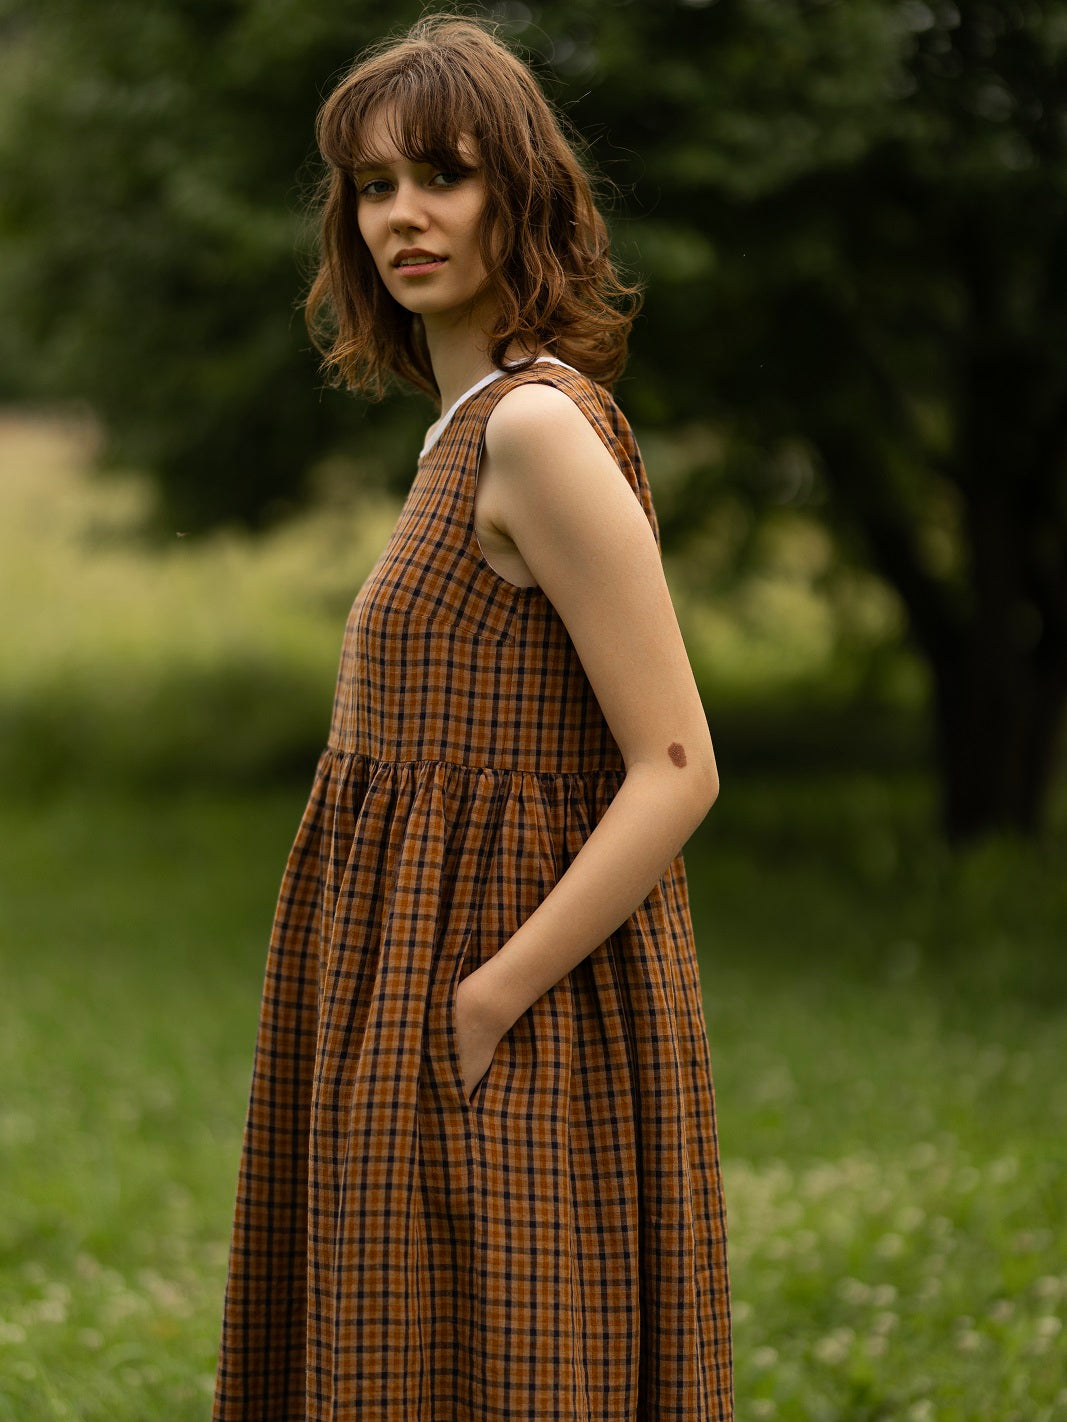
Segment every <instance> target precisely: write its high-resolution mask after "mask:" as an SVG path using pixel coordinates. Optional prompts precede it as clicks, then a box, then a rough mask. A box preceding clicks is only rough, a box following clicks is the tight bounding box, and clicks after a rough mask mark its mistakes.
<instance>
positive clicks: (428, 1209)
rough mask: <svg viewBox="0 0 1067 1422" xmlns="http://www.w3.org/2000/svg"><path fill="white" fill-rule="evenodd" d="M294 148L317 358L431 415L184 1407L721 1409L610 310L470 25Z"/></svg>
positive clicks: (686, 692) (372, 611)
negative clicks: (212, 1321) (313, 223)
mask: <svg viewBox="0 0 1067 1422" xmlns="http://www.w3.org/2000/svg"><path fill="white" fill-rule="evenodd" d="M318 138H319V144H320V148H321V151H322V153H323V156H324V158H325V160H326V162H327V164H328V165H329V174H328V190H327V191H326V194H325V199H324V205H323V209H322V243H321V264H320V268H319V272H318V275H317V278H316V280H315V283H314V286H313V288H312V290H311V293H310V296H309V300H308V308H309V321H310V323H311V327H312V330H313V331H314V332H315V333H316V335H317V338H318V340H319V341H320V346H321V348H322V349H323V350H324V352H325V357H326V363H327V366H328V368H329V369H331V370H332V371H333V372H334V374H335V376H336V378H337V379H338V380H340V381H343V382H344V383H346V384H348V385H350V386H353V387H355V388H358V389H360V390H361V391H363V392H364V393H367V394H370V395H376V394H380V393H381V391H382V389H383V387H384V383H385V381H386V379H387V378H388V377H390V376H399V377H400V378H401V379H403V380H405V381H407V382H408V383H410V384H412V385H414V386H415V387H417V388H418V389H420V390H422V391H424V392H426V393H427V394H429V395H431V396H432V397H433V398H434V399H435V400H436V401H438V402H439V407H440V409H441V410H442V411H443V413H442V414H441V416H440V418H439V419H438V420H437V421H436V423H435V424H434V425H433V426H431V428H430V431H429V433H428V435H427V439H426V443H425V446H424V448H423V451H422V454H421V456H420V459H419V464H418V469H417V473H416V475H415V479H414V482H413V483H412V485H411V488H410V491H409V493H408V496H407V499H406V501H405V503H404V507H403V509H402V511H401V514H400V517H399V520H398V522H397V524H396V527H395V528H394V530H393V533H392V535H391V537H390V539H389V541H388V543H387V545H386V547H385V549H384V551H383V553H382V555H381V557H380V558H379V560H378V562H377V563H376V565H375V567H374V568H373V569H372V571H371V573H370V575H369V576H368V578H367V579H366V581H365V582H364V584H363V586H362V587H361V588H360V590H359V592H358V594H357V596H356V599H355V603H354V605H353V608H352V612H351V614H350V617H349V622H348V627H347V630H346V634H345V642H344V649H343V653H342V658H341V667H340V675H339V681H338V687H337V693H336V699H335V703H334V709H333V719H332V724H331V729H330V737H329V741H328V745H327V748H326V750H325V751H324V752H323V755H322V758H321V760H320V762H319V766H318V772H317V775H316V780H315V784H314V787H313V790H312V793H311V798H310V801H309V804H308V808H307V811H306V813H305V815H304V819H303V822H302V824H301V826H300V830H299V833H298V836H297V839H296V842H295V844H294V846H293V850H292V853H291V855H290V859H289V863H288V866H287V869H286V874H285V878H284V881H283V884H282V889H281V895H280V898H279V903H278V910H277V916H276V919H275V925H274V931H273V934H272V938H271V944H270V952H269V956H268V962H267V971H266V982H265V987H264V996H263V1005H262V1013H261V1019H260V1028H259V1036H258V1041H257V1046H256V1058H255V1066H254V1072H253V1079H252V1089H251V1100H250V1104H249V1112H248V1121H247V1126H246V1131H245V1141H244V1152H243V1157H242V1164H241V1174H240V1181H239V1187H238V1198H237V1207H236V1217H235V1222H234V1235H233V1244H232V1252H231V1258H230V1272H229V1280H228V1284H227V1294H226V1305H225V1317H224V1323H223V1336H222V1347H221V1352H220V1359H219V1371H218V1379H217V1387H216V1397H215V1410H214V1418H215V1419H216V1422H231V1419H238V1418H240V1419H246V1420H247V1419H251V1418H255V1419H257V1422H261V1420H262V1419H267V1418H277V1419H279V1422H282V1419H284V1422H296V1419H308V1422H311V1419H315V1422H326V1419H330V1422H341V1419H346V1420H347V1419H357V1418H358V1419H360V1422H384V1420H385V1419H389V1422H461V1419H462V1422H468V1419H470V1422H474V1419H478V1422H505V1419H507V1422H519V1419H525V1422H547V1419H549V1418H558V1419H566V1422H579V1419H580V1420H581V1422H622V1419H634V1418H642V1419H650V1422H651V1419H667V1418H671V1419H673V1422H683V1419H684V1422H713V1419H714V1422H724V1419H728V1418H731V1417H732V1371H731V1340H730V1308H729V1288H728V1278H727V1263H726V1221H725V1205H724V1200H723V1194H722V1185H721V1179H720V1173H719V1159H718V1140H717V1134H716V1122H715V1104H714V1093H713V1087H712V1079H711V1065H710V1060H709V1053H708V1044H707V1038H706V1032H705V1023H704V1018H703V1012H702V1003H701V991H700V983H699V979H698V972H697V962H696V953H695V948H694V944H693V936H692V925H691V920H690V915H689V906H688V899H687V892H686V881H685V869H684V863H683V860H682V856H681V850H682V846H683V845H684V843H685V841H686V840H687V839H688V838H689V836H690V835H691V834H692V832H693V830H694V829H695V828H696V827H697V825H698V824H699V823H700V822H701V821H702V820H703V819H704V817H705V815H706V814H707V812H708V810H709V808H710V807H711V805H712V803H713V801H714V800H715V797H716V794H717V791H718V778H717V773H716V767H715V758H714V754H713V751H712V745H711V740H710V736H709V733H708V725H707V721H706V718H705V716H704V712H703V710H702V707H701V703H700V698H699V696H698V693H697V689H696V686H695V684H694V681H693V676H692V672H691V669H690V666H689V662H688V659H687V657H686V653H685V649H684V646H683V643H682V638H681V635H680V633H679V630H678V625H677V622H676V619H675V616H674V612H673V609H672V606H671V601H670V596H669V594H668V591H667V587H666V583H665V581H664V576H663V570H662V564H661V561H660V555H659V546H658V530H657V524H656V517H655V512H654V510H653V506H652V501H651V495H650V493H649V487H648V482H647V479H646V477H645V473H644V469H643V466H642V463H641V458H640V454H639V452H638V449H637V446H636V444H635V442H634V439H633V436H632V433H631V431H630V428H629V426H628V424H627V423H626V420H625V419H624V417H623V416H622V414H621V412H620V411H619V409H618V407H617V405H616V404H615V403H614V401H613V399H612V398H611V396H610V394H609V393H608V391H609V387H610V386H611V384H612V383H613V381H614V379H615V378H616V376H617V375H618V374H619V372H620V371H621V369H622V366H623V363H624V359H625V350H626V335H627V331H628V328H629V325H630V321H631V312H632V307H633V296H634V293H633V291H632V289H630V288H627V287H626V286H625V285H624V284H623V283H622V282H621V281H620V280H619V279H618V277H617V276H616V275H615V273H614V270H613V268H612V265H611V261H610V258H609V255H608V251H607V241H606V236H605V229H604V225H603V222H602V220H601V218H600V217H599V215H598V213H597V211H596V208H595V206H594V203H593V199H592V196H591V191H590V185H589V180H588V178H587V176H586V174H585V172H584V171H583V168H582V166H581V163H580V162H579V160H578V159H577V157H576V156H575V153H574V151H573V149H572V147H571V146H570V144H569V143H568V142H567V140H566V139H565V138H564V136H563V134H562V132H561V128H560V125H559V121H558V120H557V119H556V118H555V117H554V115H553V113H552V112H551V110H550V108H549V106H548V105H547V103H546V101H545V99H544V97H543V95H542V93H541V91H540V89H539V87H538V85H537V84H536V82H535V80H534V79H533V77H532V75H531V74H530V72H529V71H528V70H527V69H526V68H525V66H524V65H523V64H522V63H521V62H520V61H519V60H518V59H516V58H515V57H514V56H513V55H512V54H511V53H510V52H509V51H508V50H507V49H506V48H505V47H504V46H503V45H502V44H500V43H499V42H498V41H497V39H496V38H495V37H494V36H493V34H492V33H491V32H490V30H489V29H487V28H486V27H485V26H483V25H481V24H478V23H475V22H472V21H467V20H462V19H457V18H455V17H449V16H435V17H430V18H428V19H424V20H423V21H421V22H420V23H419V24H417V25H416V26H415V27H414V28H413V29H412V30H411V31H409V33H408V34H407V35H405V36H404V37H403V38H401V39H400V40H396V41H391V42H388V43H387V44H386V45H384V46H382V47H380V48H379V49H378V50H377V51H376V52H374V53H373V54H371V55H370V56H368V57H366V58H364V59H363V60H362V61H361V62H359V63H357V65H356V67H355V68H354V69H353V70H352V71H351V72H350V73H349V74H348V76H347V77H346V78H345V79H344V80H343V81H342V82H341V83H340V84H339V85H338V86H337V88H336V89H335V90H334V92H333V93H332V94H331V95H330V96H329V98H328V99H327V100H326V102H325V104H324V105H323V108H322V110H321V112H320V115H319V124H318Z"/></svg>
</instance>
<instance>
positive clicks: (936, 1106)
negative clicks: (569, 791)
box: [0, 767, 1067, 1422]
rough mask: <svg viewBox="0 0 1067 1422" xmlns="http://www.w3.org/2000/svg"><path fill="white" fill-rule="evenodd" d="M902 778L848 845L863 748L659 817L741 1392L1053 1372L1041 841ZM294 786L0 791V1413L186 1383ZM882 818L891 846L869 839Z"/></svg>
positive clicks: (208, 1346)
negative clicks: (687, 930)
mask: <svg viewBox="0 0 1067 1422" xmlns="http://www.w3.org/2000/svg"><path fill="white" fill-rule="evenodd" d="M309 773H310V767H309ZM924 797H925V792H924V791H923V789H922V786H921V785H920V784H918V783H915V784H910V785H909V784H908V783H906V782H901V781H900V780H899V778H898V780H897V781H896V783H895V788H894V791H893V793H892V794H890V793H889V792H888V791H887V792H886V794H885V796H884V797H883V798H884V804H883V811H882V814H881V824H880V829H879V834H880V839H879V841H878V842H879V843H881V845H882V848H881V850H880V851H879V852H877V853H875V852H872V851H871V850H870V848H869V847H868V848H867V849H866V850H865V849H863V848H862V846H860V847H855V846H854V851H853V853H852V855H851V857H850V856H849V855H847V854H844V853H843V852H842V851H841V847H840V844H836V843H835V836H837V837H838V838H839V839H840V840H841V841H842V842H845V841H847V842H849V843H852V842H853V841H854V840H855V838H856V836H855V832H854V831H855V827H854V826H853V827H852V831H851V833H850V829H849V817H850V815H852V816H856V815H858V814H859V813H860V812H859V810H857V808H856V807H862V806H864V805H866V806H867V818H868V819H869V816H870V799H871V784H870V783H869V782H868V781H865V780H863V779H862V778H860V779H857V778H856V777H854V776H842V777H838V778H837V779H836V780H835V779H834V778H832V777H828V776H821V777H820V778H819V779H818V780H810V781H796V782H793V783H789V782H785V781H782V780H778V781H776V782H775V783H774V784H773V785H772V784H769V783H768V784H764V785H761V784H760V783H758V782H754V781H745V780H738V782H737V783H736V784H735V785H734V786H732V787H729V788H728V787H726V786H724V790H723V794H722V796H721V797H720V801H719V803H718V805H717V806H716V807H715V809H714V810H713V811H712V814H711V815H710V816H709V818H708V820H707V821H706V822H705V825H704V826H702V828H701V830H700V831H699V832H698V834H697V836H695V837H694V840H693V841H692V842H691V845H690V848H689V851H688V852H687V863H688V867H689V877H690V886H691V892H692V898H693V903H694V915H695V919H696V923H697V931H698V938H699V941H700V945H701V950H702V978H703V984H704V991H705V1000H706V1011H707V1019H708V1030H709V1037H710V1040H711V1046H712V1057H713V1062H714V1065H715V1072H716V1090H717V1096H718V1108H719V1117H720V1143H721V1149H722V1157H723V1163H724V1170H725V1177H726V1188H727V1203H728V1211H729V1221H730V1242H731V1259H732V1273H733V1286H734V1304H735V1325H736V1326H735V1346H736V1365H737V1394H738V1399H739V1409H738V1410H739V1416H740V1417H744V1418H784V1419H791V1420H792V1419H796V1422H807V1419H828V1420H829V1419H834V1422H839V1419H840V1422H844V1419H849V1422H855V1420H856V1419H875V1418H885V1419H890V1418H892V1419H911V1420H912V1422H922V1419H926V1418H930V1419H937V1422H1009V1419H1018V1422H1041V1419H1046V1418H1047V1419H1052V1418H1054V1417H1056V1416H1060V1415H1062V1414H1063V1408H1064V1406H1065V1405H1067V1394H1065V1391H1064V1388H1065V1383H1064V1378H1063V1348H1064V1337H1063V1332H1062V1327H1061V1325H1062V1321H1063V1313H1064V1302H1065V1298H1067V1267H1065V1264H1064V1260H1065V1259H1067V1222H1065V1219H1064V1211H1063V1193H1062V1182H1063V1179H1064V1174H1063V1172H1064V1165H1065V1163H1067V1162H1065V1159H1064V1142H1065V1141H1067V1084H1065V1078H1064V1073H1063V1070H1062V1056H1063V1041H1064V1029H1065V1025H1067V1022H1065V1019H1067V1010H1065V1002H1067V995H1065V993H1064V969H1063V966H1062V962H1061V958H1062V953H1061V945H1062V943H1063V941H1064V929H1065V927H1067V903H1065V898H1067V894H1065V890H1064V889H1063V888H1062V887H1061V886H1060V884H1059V882H1058V876H1057V875H1056V874H1055V873H1054V872H1053V871H1054V851H1053V849H1052V848H1051V847H1050V848H1049V850H1048V851H1047V861H1046V859H1044V858H1043V857H1042V856H1040V855H1038V856H1036V857H1035V856H1033V855H1027V854H1024V853H1023V852H1021V851H1019V850H1017V849H1015V848H1013V847H1012V846H1011V845H1007V844H1005V845H1001V846H996V847H992V848H989V849H986V850H984V851H981V852H979V853H977V854H975V855H972V856H966V857H963V858H960V859H956V860H950V859H949V858H948V857H947V856H945V855H943V854H940V853H939V852H938V851H937V850H936V848H935V847H934V846H933V844H932V843H931V842H928V841H926V840H924V838H923V836H922V831H921V824H922V822H923V817H924V814H925V806H924ZM302 803H303V789H302V788H298V789H293V790H279V791H276V792H272V793H265V794H259V795H255V796H241V795H238V794H234V793H232V792H231V793H229V794H215V795H211V794H209V793H206V792H194V793H190V794H187V795H183V796H180V797H173V796H170V797H160V798H158V799H157V800H154V801H153V800H148V799H144V798H125V799H123V798H121V797H103V798H100V797H94V796H92V795H89V794H85V793H80V794H71V795H69V796H66V797H60V798H57V799H55V800H54V801H52V803H51V804H50V805H48V806H46V807H43V808H42V809H40V810H39V811H38V812H37V813H36V814H33V815H27V813H26V812H25V809H24V808H18V807H16V808H11V807H9V808H8V809H7V810H5V811H3V812H2V814H0V844H2V845H3V846H4V848H3V851H2V858H0V866H2V867H0V875H2V878H0V894H2V902H3V904H4V906H5V910H4V920H3V926H2V944H3V947H2V954H3V961H2V964H0V970H2V972H3V982H4V983H5V992H4V994H3V998H2V1000H0V1074H2V1081H0V1103H2V1104H0V1135H2V1139H3V1154H4V1160H5V1169H4V1173H3V1177H2V1182H3V1183H2V1186H0V1191H2V1193H0V1261H2V1265H0V1320H2V1321H0V1418H5V1419H6V1418H11V1419H19V1422H22V1419H26V1418H33V1419H37V1418H40V1419H52V1418H77V1419H84V1422H103V1419H108V1422H126V1419H129V1422H134V1419H137V1420H138V1422H141V1419H144V1418H146V1417H153V1418H160V1419H166V1420H167V1422H169V1419H175V1422H178V1419H183V1422H184V1419H193V1418H204V1417H206V1415H207V1412H208V1409H209V1403H208V1394H209V1389H210V1384H211V1377H212V1371H213V1363H214V1350H215V1346H216V1343H217V1331H218V1322H219V1314H220V1309H221V1302H222V1289H223V1281H224V1272H225V1258H226V1246H227V1235H228V1230H229V1223H230V1215H231V1210H232V1203H233V1190H234V1185H235V1172H236V1165H237V1158H238V1151H239V1144H240V1129H241V1123H242V1119H243V1113H244V1104H245V1099H246V1095H247V1089H248V1074H249V1069H250V1065H251V1049H252V1038H253V1032H254V1027H255V1017H256V1010H257V1008H258V998H259V991H260V983H261V977H262V968H263V958H264V952H265V943H266V936H267V931H268V928H269V922H270V916H271V912H272V910H273V906H274V897H275V894H276V891H277V884H278V879H279V876H280V873H281V868H282V864H283V861H284V856H285V852H286V850H287V848H288V844H289V841H290V839H291V836H292V834H293V832H294V830H295V826H296V823H297V819H298V817H299V813H300V810H301V808H302ZM890 811H891V812H892V813H890ZM894 816H895V819H894ZM786 827H788V830H789V835H788V836H787V835H786V834H785V833H784V831H785V828H786ZM868 827H869V828H870V829H871V832H872V833H874V830H875V827H874V826H871V825H869V826H868ZM894 836H899V837H900V838H901V839H904V838H905V837H906V842H907V843H908V845H909V846H910V847H911V850H912V851H914V852H912V853H908V854H903V853H901V854H899V855H898V856H897V858H896V859H895V861H894V860H893V856H892V855H891V854H890V853H888V852H887V851H886V849H885V844H886V843H890V842H894ZM876 838H877V836H876Z"/></svg>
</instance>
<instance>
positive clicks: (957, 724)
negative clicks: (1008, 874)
mask: <svg viewBox="0 0 1067 1422" xmlns="http://www.w3.org/2000/svg"><path fill="white" fill-rule="evenodd" d="M932 670H933V674H934V706H933V713H934V726H935V735H936V754H937V764H938V769H939V771H940V778H941V815H942V825H943V828H944V832H945V835H946V837H947V838H948V839H949V840H950V841H951V842H953V843H955V844H961V843H964V842H966V841H973V840H975V839H977V838H979V837H980V836H982V835H984V834H988V833H991V832H998V831H1013V832H1015V833H1019V834H1022V835H1026V836H1036V835H1037V834H1038V833H1039V832H1040V831H1041V829H1042V827H1043V824H1044V822H1045V818H1046V812H1047V806H1048V795H1049V789H1050V786H1051V783H1052V779H1053V772H1054V770H1055V766H1056V759H1057V746H1058V740H1059V732H1060V727H1061V725H1062V720H1063V713H1064V709H1065V703H1067V674H1065V670H1064V666H1063V665H1062V663H1061V664H1060V665H1056V664H1055V663H1053V664H1052V665H1051V666H1048V667H1043V666H1042V665H1041V663H1040V661H1039V660H1038V659H1037V658H1036V657H1035V656H1034V655H1033V654H1031V655H1029V656H1025V655H1020V654H1018V653H1015V654H1014V655H1013V654H1011V653H1004V652H1003V651H1002V652H1001V654H1000V655H997V654H996V653H995V651H994V649H993V648H991V646H990V645H989V643H988V642H986V641H985V640H984V639H983V637H982V636H981V633H980V632H978V631H972V633H971V635H970V637H969V638H968V639H967V641H966V642H965V643H964V644H963V645H957V646H956V647H954V648H953V649H952V651H951V652H950V653H949V654H948V655H946V656H944V657H942V658H941V659H940V660H939V661H937V662H935V664H934V665H933V668H932Z"/></svg>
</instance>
